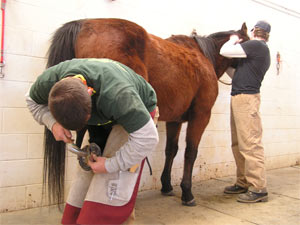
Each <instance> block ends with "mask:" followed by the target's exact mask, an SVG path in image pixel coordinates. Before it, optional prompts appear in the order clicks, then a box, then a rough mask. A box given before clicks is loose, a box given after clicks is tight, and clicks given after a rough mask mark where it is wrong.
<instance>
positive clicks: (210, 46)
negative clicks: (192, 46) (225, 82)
mask: <svg viewBox="0 0 300 225" xmlns="http://www.w3.org/2000/svg"><path fill="white" fill-rule="evenodd" d="M233 33H234V31H232V30H231V31H223V32H217V33H213V34H210V35H208V36H200V35H197V33H196V32H195V31H193V33H192V35H191V37H192V38H194V39H195V40H196V42H197V43H198V45H199V47H200V49H201V50H202V51H203V54H204V55H205V57H207V58H208V59H209V60H210V61H211V63H212V64H213V66H214V68H215V69H216V57H215V54H216V51H217V50H218V48H219V47H220V44H219V43H220V42H223V41H224V39H227V38H228V37H229V36H230V35H231V34H233Z"/></svg>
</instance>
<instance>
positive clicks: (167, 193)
mask: <svg viewBox="0 0 300 225" xmlns="http://www.w3.org/2000/svg"><path fill="white" fill-rule="evenodd" d="M161 194H162V195H164V196H175V194H174V192H173V191H169V192H162V191H161Z"/></svg>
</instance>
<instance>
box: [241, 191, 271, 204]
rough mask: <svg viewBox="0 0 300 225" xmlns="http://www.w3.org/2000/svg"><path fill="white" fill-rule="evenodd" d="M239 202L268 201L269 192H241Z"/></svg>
mask: <svg viewBox="0 0 300 225" xmlns="http://www.w3.org/2000/svg"><path fill="white" fill-rule="evenodd" d="M237 201H238V202H245V203H255V202H267V201H268V192H264V193H256V192H253V191H247V193H245V194H240V195H239V197H238V198H237Z"/></svg>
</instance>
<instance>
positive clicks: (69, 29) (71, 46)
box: [47, 20, 83, 67]
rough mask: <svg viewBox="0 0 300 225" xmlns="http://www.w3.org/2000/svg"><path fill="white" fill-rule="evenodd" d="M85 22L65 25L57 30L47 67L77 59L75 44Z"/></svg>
mask: <svg viewBox="0 0 300 225" xmlns="http://www.w3.org/2000/svg"><path fill="white" fill-rule="evenodd" d="M82 21H83V20H75V21H71V22H68V23H65V24H64V25H63V26H62V27H60V28H59V29H57V30H56V32H55V33H54V35H53V38H52V41H51V45H50V48H49V50H48V62H47V67H51V66H54V65H56V64H58V63H60V62H63V61H65V60H68V59H73V58H75V42H76V38H77V35H78V33H79V31H80V29H81V24H82Z"/></svg>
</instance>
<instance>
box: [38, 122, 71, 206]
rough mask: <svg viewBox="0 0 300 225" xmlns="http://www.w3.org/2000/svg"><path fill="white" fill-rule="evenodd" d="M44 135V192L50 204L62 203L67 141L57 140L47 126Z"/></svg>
mask: <svg viewBox="0 0 300 225" xmlns="http://www.w3.org/2000/svg"><path fill="white" fill-rule="evenodd" d="M44 135H45V138H44V168H43V193H44V194H45V193H48V201H49V203H50V204H62V203H63V202H64V178H65V158H66V157H65V155H66V152H65V143H64V142H62V141H56V140H55V138H54V136H53V134H52V132H51V131H50V130H48V128H47V127H45V132H44ZM46 189H47V190H46Z"/></svg>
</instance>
